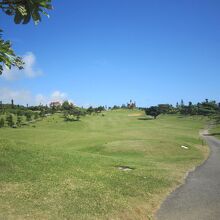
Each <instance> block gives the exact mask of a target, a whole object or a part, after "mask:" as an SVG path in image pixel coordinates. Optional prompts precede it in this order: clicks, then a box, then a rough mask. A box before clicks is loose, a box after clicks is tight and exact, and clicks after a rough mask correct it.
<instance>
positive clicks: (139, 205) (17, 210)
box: [0, 111, 207, 219]
mask: <svg viewBox="0 0 220 220" xmlns="http://www.w3.org/2000/svg"><path fill="white" fill-rule="evenodd" d="M140 113H141V112H135V111H134V112H132V111H112V112H106V113H105V117H102V116H86V117H85V118H82V120H81V121H80V122H64V121H63V118H61V117H60V116H59V115H54V116H51V117H48V118H47V119H44V120H43V121H40V122H37V124H36V127H35V128H34V127H31V126H30V127H23V128H19V129H10V128H4V129H0V219H148V218H149V219H151V216H152V214H153V211H154V210H155V209H156V208H157V207H158V205H159V204H160V202H161V201H162V199H163V198H164V197H165V195H166V194H167V193H168V192H170V191H171V190H172V189H173V188H174V187H176V186H177V185H179V184H180V183H181V181H182V180H183V176H184V174H185V173H186V171H188V170H189V169H191V168H192V167H194V166H195V165H197V164H199V163H201V161H203V160H204V158H205V157H206V155H207V149H206V147H205V146H203V144H202V141H201V139H200V138H199V136H198V132H199V129H201V128H202V127H203V125H204V123H205V121H204V119H202V118H198V117H194V118H192V117H191V118H190V117H186V118H185V117H179V116H160V117H159V118H158V119H157V120H143V119H144V118H142V117H141V116H139V114H140ZM181 145H187V146H188V147H189V150H185V149H183V148H181V147H180V146H181ZM117 166H129V167H132V168H134V170H132V171H127V172H125V171H121V170H119V169H118V168H117Z"/></svg>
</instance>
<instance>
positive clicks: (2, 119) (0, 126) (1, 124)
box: [0, 118, 5, 128]
mask: <svg viewBox="0 0 220 220" xmlns="http://www.w3.org/2000/svg"><path fill="white" fill-rule="evenodd" d="M4 126H5V120H4V118H1V119H0V128H3V127H4Z"/></svg>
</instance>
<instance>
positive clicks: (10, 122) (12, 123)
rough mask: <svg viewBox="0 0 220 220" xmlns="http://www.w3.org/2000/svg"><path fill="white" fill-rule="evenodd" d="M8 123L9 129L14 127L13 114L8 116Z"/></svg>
mask: <svg viewBox="0 0 220 220" xmlns="http://www.w3.org/2000/svg"><path fill="white" fill-rule="evenodd" d="M6 121H7V123H8V126H9V127H13V125H14V120H13V116H12V114H10V115H8V116H7V117H6Z"/></svg>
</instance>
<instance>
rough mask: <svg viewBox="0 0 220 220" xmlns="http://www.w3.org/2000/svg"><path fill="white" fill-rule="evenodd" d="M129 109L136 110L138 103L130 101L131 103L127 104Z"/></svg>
mask: <svg viewBox="0 0 220 220" xmlns="http://www.w3.org/2000/svg"><path fill="white" fill-rule="evenodd" d="M127 108H128V109H134V108H136V102H135V101H134V102H133V101H132V100H130V102H129V103H127Z"/></svg>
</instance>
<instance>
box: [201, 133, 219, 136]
mask: <svg viewBox="0 0 220 220" xmlns="http://www.w3.org/2000/svg"><path fill="white" fill-rule="evenodd" d="M217 135H220V133H210V134H204V136H217Z"/></svg>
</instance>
